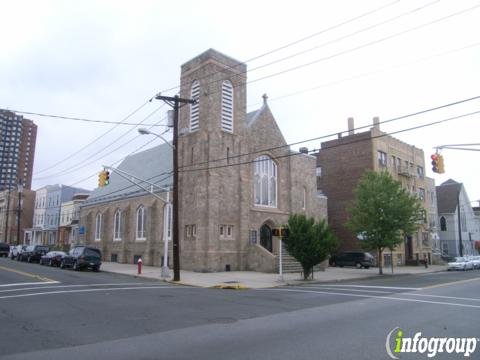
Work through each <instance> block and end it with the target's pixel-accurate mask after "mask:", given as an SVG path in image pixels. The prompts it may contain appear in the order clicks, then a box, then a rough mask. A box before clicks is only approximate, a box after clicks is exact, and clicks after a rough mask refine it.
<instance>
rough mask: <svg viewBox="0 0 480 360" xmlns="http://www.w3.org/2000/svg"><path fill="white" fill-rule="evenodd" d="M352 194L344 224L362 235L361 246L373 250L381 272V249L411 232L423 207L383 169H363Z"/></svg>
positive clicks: (397, 241)
mask: <svg viewBox="0 0 480 360" xmlns="http://www.w3.org/2000/svg"><path fill="white" fill-rule="evenodd" d="M354 195H355V197H354V200H353V203H352V205H351V206H350V207H349V209H348V211H349V214H350V219H349V221H348V222H347V227H348V228H349V229H350V230H351V231H353V232H354V233H355V234H359V235H361V236H362V238H363V240H362V244H363V247H364V248H365V249H368V250H376V251H377V254H378V259H379V261H378V263H379V264H378V265H379V267H378V268H379V270H378V271H379V274H380V275H381V274H383V271H382V252H383V250H384V249H386V248H388V249H390V250H393V249H394V248H395V247H396V246H398V245H399V244H401V243H402V242H403V239H404V236H405V235H408V234H411V233H413V232H414V231H415V230H416V229H417V228H418V221H419V220H420V219H421V218H422V216H424V210H423V208H422V205H421V204H420V201H419V199H418V198H417V196H415V195H411V194H410V193H408V192H407V190H405V189H404V188H402V185H401V183H400V182H398V181H396V180H394V179H393V178H392V177H391V176H390V174H389V173H387V172H386V171H382V172H374V171H367V172H366V173H365V174H364V175H363V177H362V178H361V179H360V182H359V184H358V186H357V188H356V189H355V190H354ZM392 260H393V259H392Z"/></svg>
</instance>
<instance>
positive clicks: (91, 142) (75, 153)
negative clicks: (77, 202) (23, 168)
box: [35, 98, 153, 174]
mask: <svg viewBox="0 0 480 360" xmlns="http://www.w3.org/2000/svg"><path fill="white" fill-rule="evenodd" d="M152 99H153V98H151V99H149V100H147V101H146V102H145V103H143V104H142V105H140V106H139V107H138V108H136V109H135V110H134V111H132V112H131V113H130V114H128V115H127V116H126V117H124V118H123V119H122V120H121V121H122V122H123V121H127V120H128V119H129V118H130V117H132V116H133V115H135V114H136V113H137V112H139V111H140V110H141V109H142V108H143V107H145V106H146V105H147V104H148V103H150V102H151V101H152ZM118 126H119V124H117V125H114V126H113V127H111V128H110V129H109V130H107V131H106V132H104V133H103V134H101V135H99V136H98V137H96V138H95V139H93V140H92V141H90V142H89V143H88V144H86V145H84V146H83V147H82V148H80V150H77V151H75V152H73V153H71V154H70V155H68V156H67V157H65V158H63V159H62V160H59V161H57V162H56V163H54V164H53V165H51V166H49V167H46V168H45V169H42V170H39V171H37V172H36V173H35V174H39V173H42V172H45V171H47V170H50V169H52V168H54V167H55V166H57V165H58V164H61V163H62V162H64V161H66V160H69V159H71V158H72V157H74V156H75V155H77V154H78V153H79V152H81V151H83V150H85V149H86V148H87V147H89V146H90V145H92V144H94V143H96V142H97V141H98V140H100V139H101V138H102V137H104V136H105V135H107V134H108V133H110V132H111V131H113V130H114V129H115V128H117V127H118Z"/></svg>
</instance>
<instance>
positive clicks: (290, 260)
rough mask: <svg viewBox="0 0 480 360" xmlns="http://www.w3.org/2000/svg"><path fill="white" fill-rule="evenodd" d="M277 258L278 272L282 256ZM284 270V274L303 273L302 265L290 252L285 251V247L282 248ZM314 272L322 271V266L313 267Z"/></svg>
mask: <svg viewBox="0 0 480 360" xmlns="http://www.w3.org/2000/svg"><path fill="white" fill-rule="evenodd" d="M276 257H277V264H276V270H277V272H278V270H279V267H280V256H279V255H276ZM282 270H283V272H284V273H298V272H303V268H302V265H300V263H299V262H298V261H297V260H295V258H294V257H293V256H292V255H290V254H289V253H288V251H287V250H286V249H285V246H282ZM313 270H314V271H320V270H322V268H321V267H320V265H316V266H314V267H313Z"/></svg>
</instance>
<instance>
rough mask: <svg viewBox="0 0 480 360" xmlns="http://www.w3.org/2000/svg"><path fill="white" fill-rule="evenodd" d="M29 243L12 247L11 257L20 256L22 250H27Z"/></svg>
mask: <svg viewBox="0 0 480 360" xmlns="http://www.w3.org/2000/svg"><path fill="white" fill-rule="evenodd" d="M26 247H27V245H17V246H13V247H11V248H10V254H9V255H8V256H9V257H10V259H12V260H13V259H15V258H16V257H17V256H18V253H19V252H21V251H22V250H25V248H26Z"/></svg>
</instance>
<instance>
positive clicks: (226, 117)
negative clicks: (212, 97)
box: [220, 80, 234, 133]
mask: <svg viewBox="0 0 480 360" xmlns="http://www.w3.org/2000/svg"><path fill="white" fill-rule="evenodd" d="M233 95H234V91H233V84H232V82H231V81H229V80H225V81H223V82H222V104H221V112H220V113H221V115H220V116H221V118H220V124H221V129H222V130H223V131H226V132H229V133H233V118H234V116H233V112H234V99H233Z"/></svg>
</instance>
